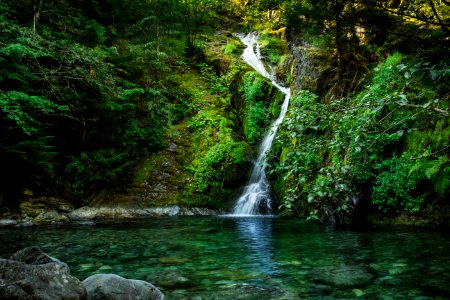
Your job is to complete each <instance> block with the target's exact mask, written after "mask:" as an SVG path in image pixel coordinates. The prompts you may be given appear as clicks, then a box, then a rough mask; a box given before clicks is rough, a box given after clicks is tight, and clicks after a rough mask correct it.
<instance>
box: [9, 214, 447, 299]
mask: <svg viewBox="0 0 450 300" xmlns="http://www.w3.org/2000/svg"><path fill="white" fill-rule="evenodd" d="M0 242H1V243H0V257H3V258H7V257H9V256H10V255H11V254H12V253H14V252H15V251H17V250H20V249H22V248H24V247H27V246H32V245H38V246H40V247H41V248H42V249H43V250H44V251H45V252H47V253H48V254H50V255H52V256H54V257H56V258H58V259H60V260H62V261H64V262H66V263H67V264H68V265H69V267H70V269H71V272H72V274H74V275H75V276H77V277H78V278H80V279H81V280H83V279H84V278H86V277H88V276H90V275H92V274H95V273H116V274H118V275H121V276H124V277H127V278H133V279H142V280H147V281H149V282H152V283H153V284H155V285H156V286H158V287H159V288H161V290H162V291H163V292H164V293H165V294H166V296H167V298H168V299H354V298H358V297H360V298H361V299H448V298H450V284H449V283H450V239H449V236H448V235H444V234H440V233H435V232H427V231H420V230H412V229H391V230H389V231H383V230H376V231H354V230H342V229H340V230H337V229H334V228H333V227H329V226H324V225H319V224H311V223H307V222H305V221H302V220H297V219H283V218H270V217H248V218H233V217H167V218H157V219H151V220H139V221H133V222H131V223H130V222H128V223H115V224H111V223H110V224H97V225H94V226H81V225H79V226H76V225H71V226H54V227H39V228H25V229H0Z"/></svg>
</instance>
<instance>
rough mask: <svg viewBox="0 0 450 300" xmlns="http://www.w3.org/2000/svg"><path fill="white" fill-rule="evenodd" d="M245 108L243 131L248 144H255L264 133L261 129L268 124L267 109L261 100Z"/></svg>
mask: <svg viewBox="0 0 450 300" xmlns="http://www.w3.org/2000/svg"><path fill="white" fill-rule="evenodd" d="M247 110H248V112H247V118H246V122H245V124H244V133H245V136H246V137H247V140H248V142H249V143H250V144H256V143H258V142H260V141H261V137H262V135H263V134H264V131H263V130H262V129H264V128H266V127H267V125H269V124H270V119H269V113H268V109H267V107H266V106H265V104H264V103H263V102H256V103H254V104H251V105H249V107H248V108H247Z"/></svg>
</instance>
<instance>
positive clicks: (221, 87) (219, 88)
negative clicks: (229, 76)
mask: <svg viewBox="0 0 450 300" xmlns="http://www.w3.org/2000/svg"><path fill="white" fill-rule="evenodd" d="M198 67H199V68H200V72H201V73H202V76H203V78H204V79H205V80H206V81H207V82H208V83H209V86H210V87H211V91H212V92H213V93H217V94H225V93H227V92H228V84H227V82H226V78H225V77H224V76H218V75H217V74H216V72H215V71H214V68H213V67H211V66H209V65H207V64H205V63H201V64H199V65H198Z"/></svg>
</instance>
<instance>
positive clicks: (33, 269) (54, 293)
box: [0, 247, 86, 300]
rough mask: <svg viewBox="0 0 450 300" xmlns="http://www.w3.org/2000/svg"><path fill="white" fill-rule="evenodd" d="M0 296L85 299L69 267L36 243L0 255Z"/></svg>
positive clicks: (81, 287) (83, 292)
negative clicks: (36, 245) (9, 255)
mask: <svg viewBox="0 0 450 300" xmlns="http://www.w3.org/2000/svg"><path fill="white" fill-rule="evenodd" d="M0 299H44V300H46V299H66V300H70V299H86V290H85V288H84V287H83V286H82V284H81V282H80V281H79V280H78V279H77V278H75V277H74V276H72V275H71V274H70V270H69V267H68V266H67V265H66V264H65V263H62V262H60V261H58V260H57V259H54V258H52V257H50V256H48V255H47V254H45V253H44V252H43V251H42V250H41V249H40V248H38V247H29V248H25V249H23V250H21V251H19V252H16V253H15V254H13V255H12V256H11V258H10V259H1V258H0Z"/></svg>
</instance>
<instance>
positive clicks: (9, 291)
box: [0, 279, 31, 299]
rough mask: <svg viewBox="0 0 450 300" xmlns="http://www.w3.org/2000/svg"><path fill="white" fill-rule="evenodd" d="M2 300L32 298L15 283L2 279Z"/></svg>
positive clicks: (0, 283)
mask: <svg viewBox="0 0 450 300" xmlns="http://www.w3.org/2000/svg"><path fill="white" fill-rule="evenodd" d="M0 299H31V296H30V295H28V294H27V293H26V292H25V291H24V290H23V289H22V288H21V287H20V286H18V285H17V284H15V283H14V282H11V281H9V280H5V279H0Z"/></svg>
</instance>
